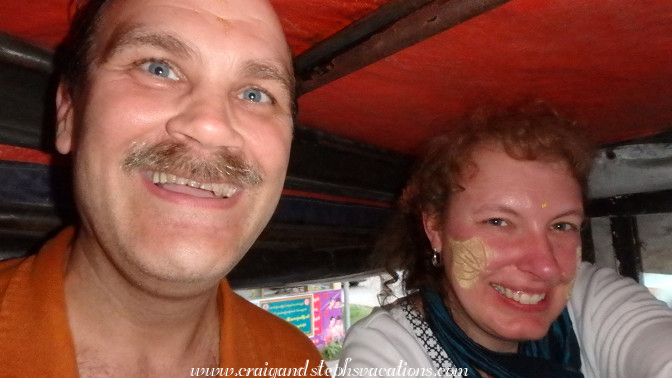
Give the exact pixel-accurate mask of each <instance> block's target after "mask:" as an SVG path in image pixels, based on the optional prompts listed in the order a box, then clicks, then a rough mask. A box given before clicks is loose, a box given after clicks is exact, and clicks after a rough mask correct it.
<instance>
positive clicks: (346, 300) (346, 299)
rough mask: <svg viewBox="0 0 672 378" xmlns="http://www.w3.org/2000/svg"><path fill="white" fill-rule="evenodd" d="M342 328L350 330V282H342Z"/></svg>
mask: <svg viewBox="0 0 672 378" xmlns="http://www.w3.org/2000/svg"><path fill="white" fill-rule="evenodd" d="M343 327H344V328H345V331H347V330H348V328H350V282H348V281H345V282H343Z"/></svg>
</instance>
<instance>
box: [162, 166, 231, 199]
mask: <svg viewBox="0 0 672 378" xmlns="http://www.w3.org/2000/svg"><path fill="white" fill-rule="evenodd" d="M152 182H154V184H176V185H186V186H190V187H192V188H198V189H202V190H208V191H211V192H212V193H213V194H214V195H215V197H218V198H229V197H231V196H233V195H234V194H235V193H236V191H237V190H238V189H237V188H236V187H235V186H232V185H228V184H213V183H205V184H203V183H200V182H198V181H194V180H189V179H186V178H183V177H177V176H175V175H173V174H170V173H165V172H153V173H152Z"/></svg>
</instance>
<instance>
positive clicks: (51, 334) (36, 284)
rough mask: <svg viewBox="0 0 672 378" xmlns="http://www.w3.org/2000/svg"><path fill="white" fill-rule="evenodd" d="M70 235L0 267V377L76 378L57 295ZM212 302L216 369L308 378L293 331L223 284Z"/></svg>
mask: <svg viewBox="0 0 672 378" xmlns="http://www.w3.org/2000/svg"><path fill="white" fill-rule="evenodd" d="M73 236H74V229H73V228H67V229H65V230H64V231H62V232H61V233H60V234H58V235H57V236H56V237H55V238H53V239H52V240H50V241H49V242H47V243H46V244H45V245H44V246H43V247H42V250H41V251H40V252H39V253H38V254H36V255H33V256H30V257H27V258H22V259H13V260H8V261H3V262H0V377H31V376H36V377H37V376H43V377H77V376H78V371H77V361H76V355H75V348H74V344H73V341H72V335H71V333H70V327H69V324H68V318H67V313H66V307H65V291H64V272H65V266H66V261H67V251H68V246H69V245H70V243H71V242H72V240H73ZM219 303H220V304H221V308H220V317H221V318H220V344H219V350H220V366H221V367H222V368H233V369H234V370H232V371H235V372H238V369H240V368H244V369H248V368H258V369H260V370H257V372H259V373H262V374H263V371H262V370H261V369H263V368H266V369H270V368H273V367H275V368H303V367H305V366H306V361H309V366H308V369H307V371H306V372H305V374H302V373H303V372H304V371H300V373H299V374H300V375H306V376H310V375H311V372H312V371H311V370H312V369H313V368H314V367H317V366H319V365H320V363H321V362H322V358H321V356H320V354H319V352H318V351H317V349H316V348H315V346H314V345H313V343H312V342H311V341H310V340H309V339H308V338H307V337H306V336H305V335H304V334H303V333H301V331H299V330H298V329H297V328H296V327H294V326H293V325H291V324H289V323H287V322H285V321H284V320H282V319H280V318H278V317H276V316H274V315H272V314H270V313H268V312H266V311H264V310H262V309H260V308H259V307H257V306H255V305H253V304H252V303H250V302H248V301H247V300H245V299H244V298H242V297H240V296H239V295H237V294H236V293H234V292H233V291H232V290H231V288H230V287H229V284H228V282H227V281H226V280H222V283H221V284H220V288H219ZM194 368H200V367H198V366H194ZM190 374H191V371H185V374H184V375H185V376H189V375H190ZM271 374H272V372H270V371H268V373H267V374H264V375H271ZM228 375H229V376H232V375H233V374H232V373H231V374H228ZM243 375H244V374H243ZM277 375H280V374H277ZM249 376H260V375H259V374H252V373H250V375H249Z"/></svg>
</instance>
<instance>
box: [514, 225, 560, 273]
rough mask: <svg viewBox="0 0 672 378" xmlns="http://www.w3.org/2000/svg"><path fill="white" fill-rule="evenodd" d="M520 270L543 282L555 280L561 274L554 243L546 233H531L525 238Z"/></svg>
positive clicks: (519, 265)
mask: <svg viewBox="0 0 672 378" xmlns="http://www.w3.org/2000/svg"><path fill="white" fill-rule="evenodd" d="M522 241H523V245H522V246H521V248H522V249H523V253H522V254H521V256H522V258H521V260H520V262H519V264H518V267H519V269H520V270H522V271H525V272H528V273H530V274H533V275H535V276H537V277H539V278H541V279H543V280H555V279H557V278H558V277H559V275H560V273H561V269H560V266H559V265H558V261H557V259H556V256H555V250H554V247H553V243H552V242H551V240H550V239H549V236H548V235H547V233H546V232H543V231H536V232H531V233H529V234H528V235H526V236H525V237H524V238H523V240H522Z"/></svg>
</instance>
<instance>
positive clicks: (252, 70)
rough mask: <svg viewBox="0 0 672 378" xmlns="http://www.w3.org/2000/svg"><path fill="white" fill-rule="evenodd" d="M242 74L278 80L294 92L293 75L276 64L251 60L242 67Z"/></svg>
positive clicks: (261, 78)
mask: <svg viewBox="0 0 672 378" xmlns="http://www.w3.org/2000/svg"><path fill="white" fill-rule="evenodd" d="M243 74H244V76H249V77H253V78H257V79H260V80H272V81H276V82H279V83H280V84H281V85H282V86H283V87H285V88H287V89H288V90H289V91H290V92H291V93H294V83H295V81H294V80H295V79H294V75H291V74H290V73H289V72H288V71H287V70H285V69H282V68H279V67H277V66H276V65H274V64H272V63H268V62H264V61H259V60H251V61H249V62H247V63H246V64H245V66H244V67H243Z"/></svg>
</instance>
